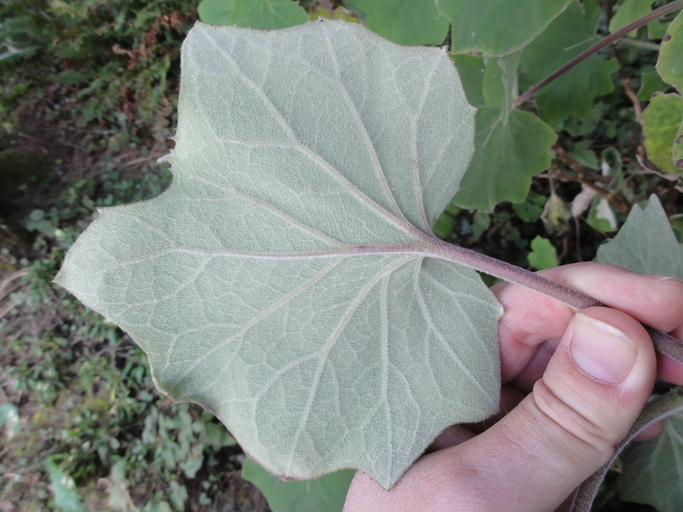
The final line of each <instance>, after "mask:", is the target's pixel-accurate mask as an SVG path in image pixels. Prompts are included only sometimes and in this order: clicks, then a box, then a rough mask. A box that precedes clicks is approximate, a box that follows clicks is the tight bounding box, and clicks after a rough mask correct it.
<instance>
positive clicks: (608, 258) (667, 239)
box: [596, 195, 683, 279]
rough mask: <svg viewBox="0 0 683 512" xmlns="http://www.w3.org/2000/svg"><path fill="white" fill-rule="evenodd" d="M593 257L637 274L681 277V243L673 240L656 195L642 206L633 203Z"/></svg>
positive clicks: (672, 234)
mask: <svg viewBox="0 0 683 512" xmlns="http://www.w3.org/2000/svg"><path fill="white" fill-rule="evenodd" d="M596 260H597V261H599V262H601V263H610V264H612V265H618V266H620V267H624V268H627V269H629V270H631V271H632V272H637V273H638V274H654V275H664V276H672V277H677V278H678V279H683V245H681V244H679V243H678V241H677V240H676V235H675V234H674V232H673V230H672V229H671V225H670V224H669V219H668V218H667V216H666V213H665V212H664V209H663V208H662V205H661V203H660V202H659V199H658V198H657V196H655V195H652V196H650V200H649V202H648V204H647V206H646V207H645V208H641V207H640V206H634V207H633V209H632V210H631V213H630V214H629V216H628V219H626V222H625V223H624V225H623V226H622V228H621V229H620V230H619V233H617V235H616V236H615V237H614V239H613V240H612V241H610V242H608V243H606V244H604V245H602V246H601V247H600V248H599V249H598V254H597V257H596Z"/></svg>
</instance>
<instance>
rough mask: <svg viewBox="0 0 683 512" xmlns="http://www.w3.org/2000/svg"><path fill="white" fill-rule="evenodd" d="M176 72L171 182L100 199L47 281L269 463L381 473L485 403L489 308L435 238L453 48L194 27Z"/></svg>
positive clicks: (492, 321) (477, 413)
mask: <svg viewBox="0 0 683 512" xmlns="http://www.w3.org/2000/svg"><path fill="white" fill-rule="evenodd" d="M181 75H182V76H181V80H182V85H181V91H180V100H179V116H178V132H177V136H176V148H175V149H174V150H173V152H172V153H171V154H170V155H169V156H168V157H167V160H168V161H169V162H170V163H171V164H172V170H173V173H174V180H173V184H172V185H171V187H170V188H169V189H168V190H167V191H166V192H165V193H164V194H162V195H161V196H160V197H158V198H156V199H154V200H151V201H148V202H143V203H138V204H134V205H129V206H124V207H118V208H108V209H103V210H101V211H100V216H99V218H98V219H97V220H96V221H95V222H94V223H93V224H92V225H91V226H90V227H89V228H88V229H87V230H86V232H85V233H84V234H83V235H82V236H81V237H80V238H79V239H78V240H77V242H76V243H75V244H74V245H73V247H72V248H71V250H70V251H69V253H68V255H67V257H66V259H65V262H64V265H63V268H62V270H61V271H60V273H59V275H58V276H57V279H56V280H57V282H59V283H60V284H62V285H63V286H65V287H66V288H67V289H69V290H70V291H71V292H72V293H74V294H75V295H76V296H77V297H78V298H80V299H81V300H82V301H83V302H84V303H85V304H86V305H88V306H90V307H92V308H93V309H95V310H97V311H99V312H101V313H102V314H104V315H105V316H106V317H107V318H109V319H110V320H111V321H113V322H115V323H116V324H117V325H119V326H121V327H122V328H123V329H124V330H126V331H127V332H128V333H129V334H130V335H131V337H132V338H133V339H134V340H135V341H136V342H137V343H138V344H140V346H141V347H142V348H143V349H144V350H145V352H146V353H147V355H148V357H149V361H150V366H151V369H152V374H153V376H154V379H155V382H156V383H157V385H158V386H159V388H160V389H161V390H162V391H164V392H165V393H167V394H168V395H169V396H170V397H172V398H173V399H175V400H182V401H193V402H197V403H200V404H201V405H203V406H204V407H206V408H207V409H209V410H211V411H213V412H214V413H215V414H216V415H217V416H218V418H220V419H221V421H223V422H224V423H225V424H226V426H227V427H228V429H229V430H230V432H231V433H232V435H233V436H234V437H235V438H236V439H237V441H238V442H239V443H240V444H241V445H242V447H243V448H244V450H245V451H246V453H247V454H248V455H249V456H250V457H252V458H253V459H255V460H257V461H258V462H259V463H260V464H261V465H262V466H264V467H265V468H266V469H267V470H268V471H270V472H272V473H274V474H275V475H277V476H280V477H283V478H314V477H319V476H321V475H323V474H326V473H329V472H332V471H336V470H339V469H343V468H358V469H362V470H364V471H366V472H367V473H369V474H370V475H371V476H373V477H374V478H375V479H376V480H378V482H379V483H380V484H382V485H383V486H385V487H390V486H391V485H393V483H394V482H396V480H397V479H398V478H399V477H400V476H401V474H402V473H403V472H404V471H405V470H406V469H407V467H408V466H409V465H410V464H411V463H412V462H413V461H414V460H415V459H416V458H417V457H418V456H419V455H420V454H421V453H422V452H423V450H424V449H425V448H426V447H427V446H428V445H429V443H430V442H431V441H432V440H433V439H434V438H435V437H436V436H437V435H438V434H439V433H440V432H441V431H442V430H443V429H444V428H445V427H446V426H448V425H450V424H452V423H457V422H467V421H477V420H481V419H483V418H485V417H487V416H489V415H490V414H492V413H493V412H495V411H496V409H497V408H498V394H499V388H500V376H499V361H498V348H497V319H498V318H499V316H500V314H501V307H500V305H499V304H498V303H497V301H496V300H495V298H494V297H493V295H492V294H491V293H490V291H489V290H488V289H487V288H486V287H485V286H484V285H483V283H482V282H481V280H480V278H479V277H478V275H477V274H476V272H474V271H472V270H470V269H467V268H463V267H460V266H458V265H455V264H453V263H451V262H449V261H446V259H447V258H446V257H445V254H446V253H447V252H448V244H445V243H444V242H442V241H440V240H438V239H436V238H435V237H434V236H433V234H432V233H431V230H430V226H431V225H432V224H433V223H434V221H435V220H436V219H437V218H438V216H439V215H440V213H441V211H442V210H443V209H444V208H445V206H446V205H447V204H448V201H449V199H450V198H451V197H452V196H453V194H454V193H455V192H456V190H457V187H458V182H459V179H460V177H461V176H462V174H463V173H464V171H465V169H466V167H467V163H468V161H469V159H470V156H471V154H472V151H473V147H472V146H473V144H472V135H473V114H474V112H473V108H472V107H471V106H470V105H469V104H468V103H467V101H466V99H465V95H464V92H463V90H462V87H461V85H460V81H459V79H458V76H457V74H456V72H455V70H454V68H453V65H452V63H451V61H450V59H449V58H448V56H447V54H446V53H445V52H444V51H442V50H440V49H427V48H406V47H401V46H398V45H395V44H393V43H389V42H387V41H385V40H382V39H381V38H379V37H378V36H376V35H374V34H372V33H371V32H369V31H368V30H366V29H364V28H363V27H362V26H360V25H357V24H351V23H344V22H338V21H318V22H313V23H307V24H305V25H301V26H298V27H294V28H291V29H286V30H281V31H272V32H262V31H254V30H249V29H239V28H235V27H211V26H207V25H203V24H198V25H197V26H196V27H195V28H194V29H193V30H192V31H191V32H190V34H189V35H188V37H187V39H186V41H185V43H184V45H183V49H182V74H181Z"/></svg>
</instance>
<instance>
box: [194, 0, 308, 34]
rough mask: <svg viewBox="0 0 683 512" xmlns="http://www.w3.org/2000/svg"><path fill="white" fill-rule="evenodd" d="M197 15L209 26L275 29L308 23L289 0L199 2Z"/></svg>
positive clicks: (214, 0)
mask: <svg viewBox="0 0 683 512" xmlns="http://www.w3.org/2000/svg"><path fill="white" fill-rule="evenodd" d="M198 11H199V17H200V19H201V20H202V21H203V22H204V23H209V24H211V25H237V26H238V27H249V28H257V29H276V28H285V27H293V26H295V25H301V24H302V23H306V22H307V21H308V14H306V11H305V10H304V9H302V8H301V6H300V5H299V3H298V2H296V1H293V0H202V1H201V2H200V4H199V8H198Z"/></svg>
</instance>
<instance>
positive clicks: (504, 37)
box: [436, 0, 571, 57]
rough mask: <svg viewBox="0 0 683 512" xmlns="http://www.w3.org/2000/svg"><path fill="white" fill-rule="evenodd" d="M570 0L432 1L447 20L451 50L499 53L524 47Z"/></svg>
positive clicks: (504, 53)
mask: <svg viewBox="0 0 683 512" xmlns="http://www.w3.org/2000/svg"><path fill="white" fill-rule="evenodd" d="M570 2H571V0H544V1H543V2H539V1H537V0H517V1H515V2H510V1H508V0H488V1H486V2H479V1H476V0H436V7H437V9H438V10H439V12H440V13H441V15H443V16H445V17H446V18H448V19H449V20H450V22H451V25H452V29H451V45H452V51H453V53H467V52H472V51H477V52H482V53H483V54H484V55H488V56H496V57H498V56H501V55H507V54H509V53H513V52H515V51H517V50H520V49H522V48H524V46H526V45H527V44H529V42H531V41H532V40H533V39H534V38H535V37H536V36H537V35H538V34H540V33H541V32H542V31H543V30H544V29H545V28H546V27H547V26H548V24H549V23H550V22H551V21H552V20H553V19H554V18H555V17H556V16H557V15H558V14H560V13H561V12H562V11H563V10H564V9H566V8H567V5H569V3H570Z"/></svg>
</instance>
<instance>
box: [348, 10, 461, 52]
mask: <svg viewBox="0 0 683 512" xmlns="http://www.w3.org/2000/svg"><path fill="white" fill-rule="evenodd" d="M354 6H357V7H360V9H362V10H363V11H365V12H366V13H367V26H368V28H369V29H370V30H372V31H373V32H376V33H378V34H379V35H380V36H382V37H385V38H387V39H389V40H390V41H394V42H395V43H399V44H405V45H414V46H417V45H421V44H434V45H436V44H442V43H443V42H444V39H446V34H447V33H448V20H447V19H446V18H444V17H443V16H441V15H440V14H439V13H438V11H437V10H436V6H435V5H434V0H356V1H355V2H354Z"/></svg>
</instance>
